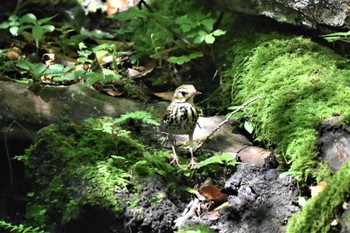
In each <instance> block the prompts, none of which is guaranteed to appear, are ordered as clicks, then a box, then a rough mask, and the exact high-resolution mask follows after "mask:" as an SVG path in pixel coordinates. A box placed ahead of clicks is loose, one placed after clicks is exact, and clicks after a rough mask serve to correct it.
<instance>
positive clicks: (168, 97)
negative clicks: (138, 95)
mask: <svg viewBox="0 0 350 233" xmlns="http://www.w3.org/2000/svg"><path fill="white" fill-rule="evenodd" d="M154 95H155V96H157V97H159V98H162V99H163V100H169V101H171V99H172V98H173V95H174V92H172V91H167V92H157V93H154Z"/></svg>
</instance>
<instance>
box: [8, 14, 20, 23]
mask: <svg viewBox="0 0 350 233" xmlns="http://www.w3.org/2000/svg"><path fill="white" fill-rule="evenodd" d="M18 19H19V18H18V16H17V15H11V16H10V17H9V21H11V22H14V21H17V20H18Z"/></svg>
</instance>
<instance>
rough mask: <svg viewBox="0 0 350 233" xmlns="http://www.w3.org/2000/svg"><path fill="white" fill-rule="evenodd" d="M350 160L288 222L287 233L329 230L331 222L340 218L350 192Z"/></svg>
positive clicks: (312, 232) (311, 232)
mask: <svg viewBox="0 0 350 233" xmlns="http://www.w3.org/2000/svg"><path fill="white" fill-rule="evenodd" d="M349 179H350V161H348V162H347V163H346V164H345V165H344V166H343V167H342V168H341V169H340V170H339V171H338V172H336V173H335V174H334V176H333V177H332V178H330V179H329V180H328V186H327V187H326V189H325V190H324V191H323V192H321V193H319V194H318V195H317V196H316V197H313V198H312V199H311V200H309V201H308V202H307V203H306V205H305V206H303V207H302V210H301V211H300V212H299V213H297V214H295V215H294V216H293V217H292V218H291V219H290V220H289V222H288V226H287V229H286V233H299V232H310V233H314V232H315V233H317V232H328V231H329V230H330V229H331V222H332V221H333V220H335V219H336V218H338V217H339V216H337V215H336V213H337V210H338V209H339V207H340V206H341V205H342V203H343V202H344V200H347V199H348V198H349V196H350V195H349V194H350V182H349Z"/></svg>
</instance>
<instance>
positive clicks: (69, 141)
mask: <svg viewBox="0 0 350 233" xmlns="http://www.w3.org/2000/svg"><path fill="white" fill-rule="evenodd" d="M133 114H134V115H135V113H133ZM139 114H141V113H140V112H139V113H138V114H136V115H139ZM131 115H132V114H131ZM134 115H132V116H134ZM141 115H142V114H141ZM143 118H144V121H142V122H143V123H142V124H144V126H143V127H148V128H147V129H148V130H152V128H151V126H152V124H156V123H155V122H154V121H153V120H151V119H147V117H145V115H144V117H143ZM121 122H125V117H124V118H123V117H121V118H117V119H112V118H110V117H104V118H99V119H87V120H85V121H84V122H83V123H82V124H74V123H62V124H59V125H58V124H52V125H50V126H47V127H45V128H43V129H41V130H40V131H39V132H38V135H37V141H36V143H35V144H34V145H32V146H31V147H30V148H29V149H27V151H26V155H24V156H21V157H19V159H22V160H23V161H24V162H25V166H26V172H27V174H28V176H29V177H30V179H31V180H32V181H33V192H31V193H29V196H30V197H31V198H32V202H31V204H30V205H29V207H28V209H27V216H26V217H27V219H28V222H30V223H31V225H34V226H38V227H41V228H42V229H46V226H49V225H51V224H52V223H53V222H54V223H55V224H59V225H60V224H65V223H68V222H69V221H70V220H72V219H75V218H77V217H78V216H79V214H80V210H81V207H83V206H99V207H103V208H106V209H108V210H111V211H113V212H114V213H115V215H116V217H118V216H119V215H120V214H121V213H122V211H123V208H125V207H127V206H128V205H131V204H132V202H133V201H134V200H133V199H128V198H127V197H128V193H129V192H130V193H136V192H137V190H136V188H135V181H136V179H138V178H139V177H145V176H148V175H151V174H158V175H161V176H162V177H163V178H164V179H167V181H168V182H169V186H171V183H174V182H175V181H176V179H177V177H179V175H178V174H177V172H178V170H177V169H176V168H175V167H174V166H172V165H169V163H168V162H167V160H168V159H169V157H171V151H170V150H156V149H153V148H150V147H148V146H146V145H144V144H143V143H141V142H140V141H139V140H137V139H135V138H134V137H133V136H131V133H130V132H129V131H126V130H124V129H122V128H121V127H120V125H119V124H120V123H121ZM173 186H174V185H173ZM175 186H176V185H175Z"/></svg>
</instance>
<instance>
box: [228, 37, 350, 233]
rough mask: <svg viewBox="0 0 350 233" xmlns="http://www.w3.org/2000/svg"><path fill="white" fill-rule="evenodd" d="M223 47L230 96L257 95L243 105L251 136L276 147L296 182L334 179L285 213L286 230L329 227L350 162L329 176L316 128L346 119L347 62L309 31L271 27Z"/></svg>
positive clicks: (349, 111) (236, 99)
mask: <svg viewBox="0 0 350 233" xmlns="http://www.w3.org/2000/svg"><path fill="white" fill-rule="evenodd" d="M228 54H229V56H228V64H230V65H229V66H228V67H227V69H226V71H225V73H224V81H225V89H226V90H227V92H230V94H231V96H232V102H231V104H232V105H238V104H242V103H244V102H247V101H248V100H250V99H252V98H254V97H257V96H259V97H260V98H259V99H258V100H257V101H256V102H254V103H253V104H251V105H250V106H249V107H248V108H246V109H245V113H246V116H247V119H248V120H249V121H251V122H252V123H253V125H254V126H255V128H254V134H255V136H256V140H257V141H259V142H260V143H262V144H264V145H265V146H267V147H275V150H276V152H277V153H279V154H281V155H282V157H283V158H284V159H285V162H286V163H287V165H288V167H289V171H290V172H291V174H294V176H295V177H297V178H298V180H299V181H301V184H305V185H307V183H305V181H307V180H310V179H311V180H315V181H317V182H319V181H323V180H325V181H329V182H332V185H330V186H329V187H327V188H326V190H325V192H324V193H322V195H320V196H319V197H317V198H315V199H311V201H309V202H308V203H307V205H306V206H305V207H304V208H303V210H302V211H301V213H300V214H298V215H296V216H295V217H294V218H293V219H292V220H291V221H290V224H289V225H288V229H287V232H327V231H328V230H329V226H330V225H329V224H330V222H331V221H332V220H333V219H334V217H335V210H336V209H337V208H338V207H339V205H341V202H342V201H345V200H346V199H345V198H346V197H348V196H349V193H350V186H349V185H348V180H349V179H350V173H349V172H348V171H346V170H348V168H347V167H348V166H349V163H348V164H347V165H344V167H343V168H342V169H341V170H340V171H338V172H337V173H336V174H335V175H334V176H333V177H331V172H330V171H329V168H328V165H327V163H326V162H321V160H320V158H319V155H318V152H317V150H316V148H317V140H318V131H317V128H318V126H319V125H320V124H321V123H322V122H326V121H327V120H329V119H330V118H331V117H332V116H335V115H340V116H341V117H342V124H344V125H345V124H348V123H349V116H350V108H349V106H350V105H349V104H350V99H349V96H350V86H349V84H350V69H349V67H350V66H349V64H348V63H347V61H346V60H345V59H344V58H342V57H340V56H338V55H336V54H335V53H334V52H332V51H331V50H330V49H327V48H325V47H323V46H321V45H319V44H317V43H315V42H312V41H311V40H310V39H307V38H303V37H297V36H282V35H279V34H273V33H270V34H255V35H254V36H252V37H249V38H247V37H241V38H237V39H236V40H235V41H234V43H233V44H232V49H231V50H230V52H229V53H228ZM340 177H341V178H340ZM340 187H341V188H340ZM335 195H336V196H337V198H334V196H335ZM305 229H309V230H305Z"/></svg>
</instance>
